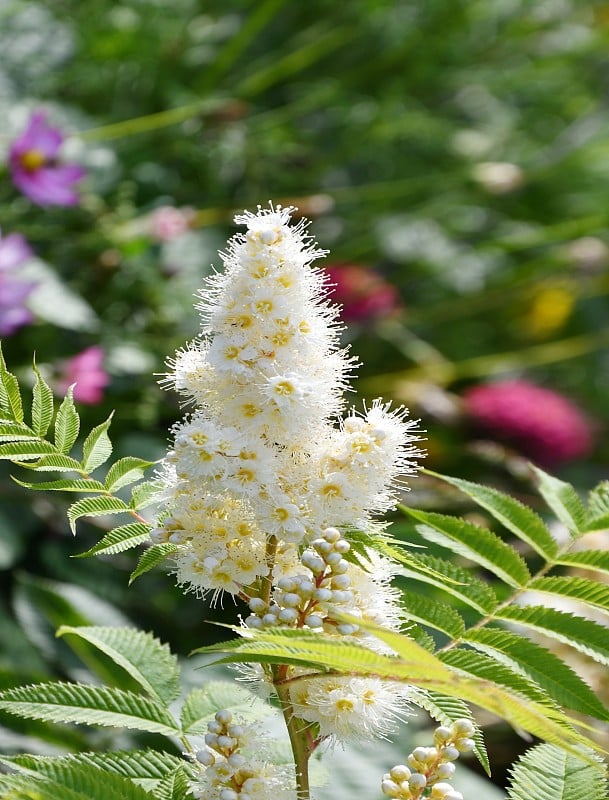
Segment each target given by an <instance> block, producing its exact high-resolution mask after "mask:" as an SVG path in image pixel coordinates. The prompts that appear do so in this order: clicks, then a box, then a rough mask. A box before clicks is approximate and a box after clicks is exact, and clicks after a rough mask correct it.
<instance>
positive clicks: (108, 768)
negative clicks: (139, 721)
mask: <svg viewBox="0 0 609 800" xmlns="http://www.w3.org/2000/svg"><path fill="white" fill-rule="evenodd" d="M0 760H1V761H2V762H4V763H5V764H10V765H11V766H12V767H14V768H16V769H19V768H22V769H24V770H33V771H36V768H38V769H40V765H42V766H43V767H44V765H45V764H46V763H47V762H54V763H56V764H58V765H66V766H69V765H83V766H86V765H89V766H91V767H96V768H97V769H101V770H104V771H105V772H110V773H115V774H116V775H122V776H123V777H124V778H129V779H130V780H133V781H137V782H138V783H139V784H141V785H143V786H144V787H149V788H152V787H153V786H154V785H156V783H157V782H158V781H159V780H162V779H163V778H164V777H166V776H167V775H170V774H171V773H173V772H175V770H177V769H179V768H180V767H183V768H186V769H188V768H189V766H190V765H189V764H188V762H185V761H184V759H183V758H179V757H178V756H174V755H171V754H170V753H165V752H161V751H159V750H115V751H110V752H95V753H75V754H73V755H67V756H31V755H17V756H3V757H1V758H0Z"/></svg>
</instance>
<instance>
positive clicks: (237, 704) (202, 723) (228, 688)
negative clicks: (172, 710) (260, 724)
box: [180, 681, 269, 736]
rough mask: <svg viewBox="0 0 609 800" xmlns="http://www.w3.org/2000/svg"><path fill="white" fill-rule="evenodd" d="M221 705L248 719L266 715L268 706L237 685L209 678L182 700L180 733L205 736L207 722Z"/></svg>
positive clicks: (251, 719) (261, 717)
mask: <svg viewBox="0 0 609 800" xmlns="http://www.w3.org/2000/svg"><path fill="white" fill-rule="evenodd" d="M221 708H230V710H231V712H232V713H233V714H236V715H238V717H239V718H240V719H243V720H245V721H247V722H253V721H254V720H259V719H263V718H264V717H266V716H268V714H269V707H268V705H267V704H266V703H265V702H263V701H262V700H259V699H258V698H257V697H256V696H255V695H253V694H252V693H251V692H249V691H248V690H247V689H244V688H243V687H242V686H239V684H237V683H234V682H233V683H228V682H227V681H209V682H208V683H206V684H205V686H204V687H203V688H202V689H193V690H192V691H191V692H190V693H189V694H188V696H187V697H186V699H185V700H184V705H183V706H182V711H181V714H180V718H181V721H182V732H183V733H184V734H185V735H187V736H197V735H201V736H203V735H205V734H206V733H207V732H208V729H207V723H208V722H209V721H210V720H212V719H213V717H214V714H215V713H216V712H217V711H219V710H220V709H221Z"/></svg>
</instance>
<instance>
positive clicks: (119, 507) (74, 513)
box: [68, 495, 129, 533]
mask: <svg viewBox="0 0 609 800" xmlns="http://www.w3.org/2000/svg"><path fill="white" fill-rule="evenodd" d="M123 511H129V506H128V505H127V504H126V503H124V502H123V501H122V500H120V499H119V498H118V497H108V496H107V495H101V496H99V497H83V498H82V500H77V501H76V502H75V503H72V505H71V506H70V508H69V509H68V519H69V521H70V528H71V529H72V533H75V531H76V527H75V523H76V520H77V519H79V518H80V517H100V516H104V515H105V514H119V513H121V512H123Z"/></svg>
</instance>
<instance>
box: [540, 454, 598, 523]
mask: <svg viewBox="0 0 609 800" xmlns="http://www.w3.org/2000/svg"><path fill="white" fill-rule="evenodd" d="M531 469H532V470H533V474H534V475H535V477H536V478H537V488H538V490H539V494H540V495H541V496H542V497H543V499H544V500H545V501H546V503H547V504H548V506H549V507H550V508H551V509H552V511H553V512H554V513H555V514H556V516H557V517H558V519H559V520H560V521H561V522H562V523H563V524H564V525H566V526H567V528H568V529H569V531H571V533H577V532H578V531H581V530H582V529H583V528H584V526H585V524H586V509H585V508H584V504H583V503H582V501H581V500H580V498H579V495H578V494H577V492H576V491H575V489H574V488H573V487H572V486H571V484H570V483H566V482H565V481H561V480H559V479H558V478H555V477H554V476H553V475H548V473H547V472H544V471H543V470H542V469H539V467H535V466H533V465H531Z"/></svg>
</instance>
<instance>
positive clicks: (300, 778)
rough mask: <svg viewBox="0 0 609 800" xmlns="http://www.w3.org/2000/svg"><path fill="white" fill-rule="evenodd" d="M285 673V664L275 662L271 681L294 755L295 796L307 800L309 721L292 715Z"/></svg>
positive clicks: (300, 799)
mask: <svg viewBox="0 0 609 800" xmlns="http://www.w3.org/2000/svg"><path fill="white" fill-rule="evenodd" d="M286 674H287V666H286V665H285V664H277V665H276V666H274V667H273V683H274V684H275V690H276V691H277V696H278V697H279V702H280V703H281V711H282V713H283V718H284V720H285V724H286V728H287V729H288V736H289V737H290V745H291V747H292V755H293V756H294V769H295V772H296V797H297V798H298V800H308V798H309V797H310V787H309V758H310V757H311V753H312V752H313V748H312V747H311V746H310V736H309V735H308V731H309V729H310V723H308V722H306V721H305V720H302V719H299V718H298V717H295V716H294V710H293V708H292V703H291V700H290V695H289V690H288V688H287V685H286V684H285V678H286Z"/></svg>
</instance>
